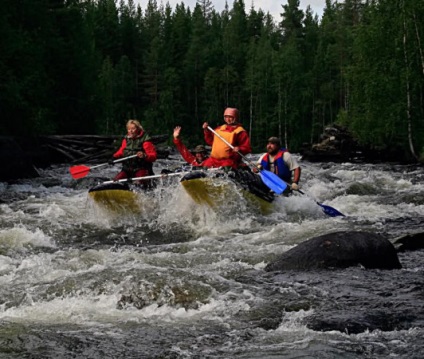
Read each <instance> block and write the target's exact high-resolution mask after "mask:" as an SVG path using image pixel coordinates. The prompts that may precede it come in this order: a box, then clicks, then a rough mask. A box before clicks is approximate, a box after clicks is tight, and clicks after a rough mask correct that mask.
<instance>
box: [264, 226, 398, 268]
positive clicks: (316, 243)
mask: <svg viewBox="0 0 424 359" xmlns="http://www.w3.org/2000/svg"><path fill="white" fill-rule="evenodd" d="M357 265H362V266H363V267H365V268H380V269H399V268H401V267H402V266H401V264H400V262H399V258H398V256H397V253H396V249H395V247H394V246H393V244H392V243H391V242H390V241H389V240H388V239H386V238H385V237H383V236H381V235H378V234H375V233H368V232H336V233H329V234H324V235H322V236H319V237H315V238H312V239H309V240H307V241H305V242H302V243H300V244H299V245H297V246H296V247H294V248H292V249H290V250H288V251H287V252H285V253H283V254H282V255H281V256H280V257H279V258H278V259H277V260H276V261H274V262H272V263H270V264H268V265H267V266H266V267H265V270H266V271H283V270H309V269H321V268H347V267H351V266H357Z"/></svg>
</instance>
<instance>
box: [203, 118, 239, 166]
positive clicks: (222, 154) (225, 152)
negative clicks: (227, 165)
mask: <svg viewBox="0 0 424 359" xmlns="http://www.w3.org/2000/svg"><path fill="white" fill-rule="evenodd" d="M231 127H232V126H231ZM226 129H227V125H222V126H220V127H218V128H217V129H216V130H215V132H216V133H217V134H219V135H220V136H221V137H223V138H225V139H226V140H227V142H228V143H231V144H232V145H234V139H235V136H236V135H237V134H239V133H240V132H243V131H245V129H244V128H243V127H241V126H238V127H236V128H235V129H234V130H233V131H231V132H229V131H226ZM216 137H217V136H216ZM216 137H215V138H214V141H213V143H212V150H211V157H213V158H215V159H217V160H222V159H224V158H230V153H231V148H230V146H228V145H227V144H226V143H225V142H224V141H222V140H221V139H220V138H216Z"/></svg>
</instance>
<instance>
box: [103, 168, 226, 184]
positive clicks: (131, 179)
mask: <svg viewBox="0 0 424 359" xmlns="http://www.w3.org/2000/svg"><path fill="white" fill-rule="evenodd" d="M205 169H206V168H205ZM214 170H218V168H209V169H208V171H214ZM198 171H199V170H198ZM192 172H193V171H184V172H172V173H162V174H160V175H152V176H144V177H133V178H123V179H120V180H117V181H113V180H112V181H105V182H103V184H110V183H117V182H128V181H129V182H132V181H142V180H148V179H154V178H165V177H173V176H179V175H181V176H182V175H186V174H188V173H192ZM205 172H206V171H205Z"/></svg>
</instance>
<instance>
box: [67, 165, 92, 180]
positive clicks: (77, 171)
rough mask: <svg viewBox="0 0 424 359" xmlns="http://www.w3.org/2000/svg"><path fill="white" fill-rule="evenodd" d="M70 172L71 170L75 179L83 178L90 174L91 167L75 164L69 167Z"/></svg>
mask: <svg viewBox="0 0 424 359" xmlns="http://www.w3.org/2000/svg"><path fill="white" fill-rule="evenodd" d="M69 172H71V176H72V177H73V178H75V179H78V178H83V177H85V176H87V175H88V172H90V167H87V166H73V167H71V168H70V169H69Z"/></svg>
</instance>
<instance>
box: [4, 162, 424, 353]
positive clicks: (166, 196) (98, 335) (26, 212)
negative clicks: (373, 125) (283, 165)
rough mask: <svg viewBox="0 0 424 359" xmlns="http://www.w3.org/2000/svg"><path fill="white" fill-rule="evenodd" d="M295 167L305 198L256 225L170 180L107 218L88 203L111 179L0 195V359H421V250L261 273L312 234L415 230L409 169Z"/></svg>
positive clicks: (44, 184) (52, 182) (108, 170)
mask: <svg viewBox="0 0 424 359" xmlns="http://www.w3.org/2000/svg"><path fill="white" fill-rule="evenodd" d="M300 162H301V166H302V180H301V185H302V190H303V191H304V192H305V194H304V195H300V194H297V195H293V196H291V197H289V198H277V200H276V201H275V203H274V204H273V206H274V207H273V211H272V212H271V213H267V214H262V213H261V212H259V211H258V210H257V209H255V208H254V207H252V206H251V205H250V204H249V203H248V202H246V199H245V198H244V197H243V196H239V197H238V198H237V200H234V199H231V200H228V203H226V204H225V206H223V207H221V208H219V210H213V209H211V208H209V207H203V206H200V205H198V204H196V203H194V202H193V200H192V199H191V198H190V197H189V196H188V194H187V193H186V192H185V191H184V189H183V188H182V186H181V185H180V184H179V182H178V178H177V177H175V178H174V180H173V181H166V180H162V179H158V180H157V182H158V186H157V187H156V188H155V189H154V191H153V192H152V193H149V194H148V195H145V197H144V198H143V201H144V206H143V211H142V212H141V213H137V214H131V215H128V214H125V213H109V212H106V211H104V210H102V209H100V208H98V207H97V206H96V205H95V204H94V203H92V202H91V200H90V199H89V197H88V189H89V188H90V187H92V186H94V185H95V184H97V183H99V182H101V181H102V180H107V179H109V178H110V177H111V176H112V175H113V174H114V173H116V172H117V171H118V170H119V166H118V165H116V166H114V167H104V168H98V169H93V170H92V171H90V173H89V174H88V176H87V177H85V178H83V179H80V180H74V179H72V177H71V176H70V174H69V166H67V165H61V166H54V167H51V168H48V169H44V170H40V174H41V176H40V177H39V178H36V179H31V180H21V181H16V182H15V183H13V184H6V183H0V214H1V217H0V358H175V359H176V358H178V359H180V358H211V359H212V358H409V359H410V358H422V357H424V344H423V341H422V338H423V336H424V311H423V307H424V290H423V288H424V286H423V284H424V279H423V278H424V277H423V272H424V257H423V254H424V251H423V250H418V251H414V252H403V253H399V259H400V262H401V264H402V266H403V268H402V269H399V270H390V271H389V270H366V269H364V268H362V267H353V268H347V269H329V270H320V271H309V272H308V271H305V272H294V271H293V272H287V273H278V272H274V273H267V272H265V271H264V270H263V269H264V267H265V266H266V265H267V264H268V263H270V262H271V261H273V260H274V259H276V258H277V257H278V255H279V254H281V253H283V252H285V251H287V250H289V249H290V248H293V247H294V246H296V245H297V244H298V243H301V242H303V241H305V240H307V239H310V238H312V237H315V236H318V235H322V234H326V233H331V232H336V231H369V232H375V233H380V234H383V235H386V236H387V237H388V238H389V239H395V238H397V237H399V236H402V235H405V234H414V233H417V232H422V231H423V230H422V229H423V228H424V226H423V224H424V191H423V189H424V185H423V177H424V169H423V167H419V166H407V165H395V164H354V163H342V164H334V163H326V164H324V163H309V162H305V161H300ZM178 164H179V162H178V160H177V159H175V160H160V161H158V162H157V164H155V167H154V170H155V172H156V173H160V170H161V169H162V168H169V167H173V166H176V165H178ZM143 196H144V195H143ZM316 202H319V203H323V204H325V205H329V206H331V207H334V208H336V209H337V210H339V211H340V212H342V213H344V214H345V215H346V217H329V216H327V215H325V214H324V213H323V211H322V210H321V207H320V206H318V205H317V203H316Z"/></svg>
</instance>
